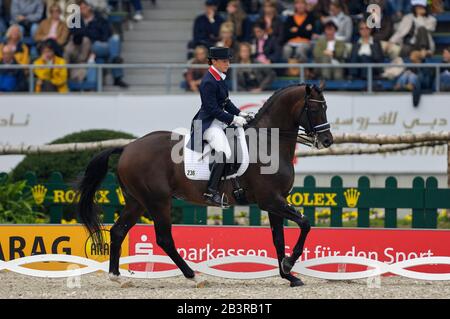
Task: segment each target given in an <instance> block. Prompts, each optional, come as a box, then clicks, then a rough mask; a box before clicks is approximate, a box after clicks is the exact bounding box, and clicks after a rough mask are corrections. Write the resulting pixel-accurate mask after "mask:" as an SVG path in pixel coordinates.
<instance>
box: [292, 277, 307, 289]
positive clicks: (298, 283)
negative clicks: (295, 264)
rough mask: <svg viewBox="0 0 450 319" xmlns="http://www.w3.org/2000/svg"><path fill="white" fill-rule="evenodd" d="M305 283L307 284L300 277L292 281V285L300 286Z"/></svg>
mask: <svg viewBox="0 0 450 319" xmlns="http://www.w3.org/2000/svg"><path fill="white" fill-rule="evenodd" d="M303 285H305V284H304V283H303V281H301V280H300V279H298V280H295V281H291V284H290V286H291V287H300V286H303Z"/></svg>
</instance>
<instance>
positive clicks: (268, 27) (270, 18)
mask: <svg viewBox="0 0 450 319" xmlns="http://www.w3.org/2000/svg"><path fill="white" fill-rule="evenodd" d="M257 23H259V24H262V25H264V28H265V32H266V34H267V35H269V36H270V37H272V38H273V39H274V41H275V42H277V43H280V42H281V40H282V36H283V21H282V20H281V18H280V17H279V16H278V12H277V1H276V0H265V1H264V6H263V13H262V16H261V18H260V19H259V20H258V22H257Z"/></svg>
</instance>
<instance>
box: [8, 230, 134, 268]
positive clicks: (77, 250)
mask: <svg viewBox="0 0 450 319" xmlns="http://www.w3.org/2000/svg"><path fill="white" fill-rule="evenodd" d="M109 228H110V227H109V226H107V227H106V229H107V230H109ZM104 239H105V244H104V245H103V246H101V247H100V246H98V245H95V244H94V243H93V242H92V238H91V237H90V236H89V234H88V233H87V232H86V230H85V228H84V227H82V226H80V225H0V259H1V260H5V261H8V260H13V259H17V258H20V257H25V256H33V255H39V254H65V255H74V256H80V257H84V258H89V259H93V260H96V261H99V262H102V261H106V260H109V252H110V251H109V247H110V246H109V242H110V239H109V231H105V232H104ZM127 254H128V237H127V238H125V241H124V244H123V246H122V255H124V256H126V255H127ZM67 266H68V264H67V263H63V262H48V263H33V264H29V265H24V267H29V268H32V269H40V270H65V269H67Z"/></svg>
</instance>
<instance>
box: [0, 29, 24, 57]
mask: <svg viewBox="0 0 450 319" xmlns="http://www.w3.org/2000/svg"><path fill="white" fill-rule="evenodd" d="M5 37H6V40H5V42H4V43H0V60H1V59H2V58H3V55H2V52H3V48H4V47H5V46H9V47H10V48H11V49H12V50H13V51H14V58H15V59H16V61H17V63H19V64H29V63H30V50H29V49H28V46H27V45H26V44H25V43H22V42H21V41H22V32H21V31H20V27H19V25H18V24H13V25H12V26H10V27H9V28H8V31H6V34H5Z"/></svg>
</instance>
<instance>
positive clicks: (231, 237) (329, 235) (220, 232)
mask: <svg viewBox="0 0 450 319" xmlns="http://www.w3.org/2000/svg"><path fill="white" fill-rule="evenodd" d="M299 232H300V230H299V229H297V228H285V242H286V254H287V255H289V254H290V253H291V252H292V249H293V247H294V245H295V243H296V240H297V238H298V235H299ZM173 237H174V240H175V245H176V247H177V249H178V252H179V253H180V255H181V256H182V257H183V258H184V259H185V260H189V261H192V262H200V261H205V260H209V259H215V258H220V257H226V256H233V255H234V256H239V255H254V256H263V257H271V258H276V252H275V247H274V246H273V242H272V235H271V231H270V228H268V227H232V226H181V225H180V226H174V227H173ZM449 243H450V231H448V230H411V229H409V230H402V229H364V228H360V229H346V228H313V229H312V230H311V232H310V234H309V236H308V238H307V241H306V244H305V249H304V252H303V255H302V257H301V260H309V259H313V258H320V257H327V256H354V257H365V258H369V259H374V260H378V261H381V262H386V263H396V262H400V261H403V260H406V259H412V258H418V257H433V256H450V244H449ZM129 254H130V255H135V254H137V255H139V254H155V255H165V253H164V252H163V250H162V249H161V248H160V247H159V246H158V245H157V244H156V239H155V233H154V228H153V226H148V225H138V226H135V227H133V228H132V230H131V232H130V237H129ZM217 268H220V269H224V270H230V271H240V272H245V271H259V270H266V269H270V268H271V267H270V266H267V265H257V264H243V263H239V264H230V265H224V266H217ZM130 269H132V270H140V271H144V270H146V271H157V270H166V269H173V266H170V265H162V264H157V265H155V264H150V263H148V264H134V265H131V266H130ZM314 269H319V270H323V271H333V272H336V271H342V272H345V271H356V270H361V269H364V267H363V266H355V265H351V266H345V265H327V266H316V267H314ZM449 269H450V267H449V266H446V265H434V266H433V265H430V266H428V265H427V266H417V267H414V268H411V270H417V271H421V272H444V271H449Z"/></svg>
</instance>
